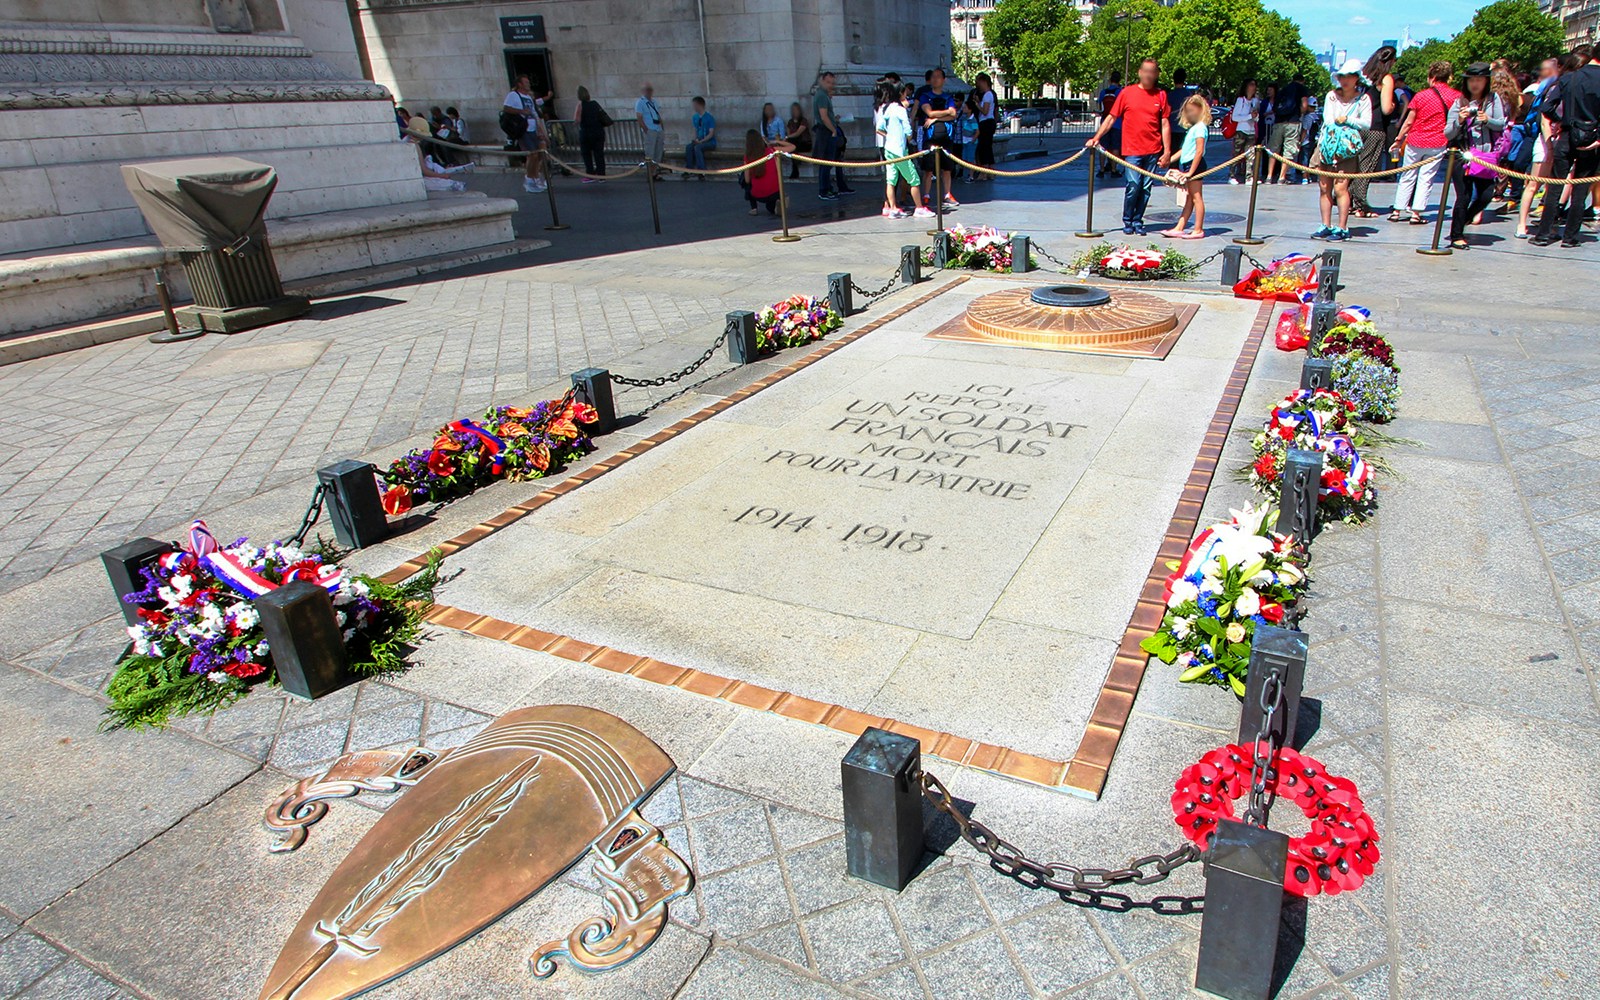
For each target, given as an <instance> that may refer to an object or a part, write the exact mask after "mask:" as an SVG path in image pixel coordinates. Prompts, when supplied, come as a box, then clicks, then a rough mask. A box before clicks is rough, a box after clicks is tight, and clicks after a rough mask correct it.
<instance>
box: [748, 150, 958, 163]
mask: <svg viewBox="0 0 1600 1000" xmlns="http://www.w3.org/2000/svg"><path fill="white" fill-rule="evenodd" d="M932 152H933V150H931V149H924V150H921V151H919V152H916V153H907V154H906V155H905V156H896V157H895V158H894V159H892V160H819V159H817V158H816V157H813V156H807V155H806V154H804V153H789V152H784V151H782V150H780V151H779V152H778V155H779V156H784V157H788V158H789V159H791V160H799V161H800V162H801V163H814V164H816V165H817V166H819V167H887V166H888V165H889V164H891V163H904V162H906V161H907V160H920V159H921V158H922V157H924V156H927V155H929V154H930V153H932ZM946 155H948V154H946ZM952 159H954V157H952Z"/></svg>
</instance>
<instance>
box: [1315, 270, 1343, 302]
mask: <svg viewBox="0 0 1600 1000" xmlns="http://www.w3.org/2000/svg"><path fill="white" fill-rule="evenodd" d="M1338 297H1339V265H1338V264H1329V265H1327V266H1325V267H1323V269H1322V270H1321V271H1318V272H1317V298H1316V301H1318V302H1333V301H1334V300H1336V299H1337V298H1338Z"/></svg>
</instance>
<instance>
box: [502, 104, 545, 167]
mask: <svg viewBox="0 0 1600 1000" xmlns="http://www.w3.org/2000/svg"><path fill="white" fill-rule="evenodd" d="M500 103H501V107H500V113H501V116H502V117H505V116H507V115H510V116H520V117H521V118H522V120H523V122H524V125H525V131H524V132H523V133H522V135H520V136H518V137H517V145H518V146H520V147H521V148H522V149H524V150H526V151H527V153H528V160H527V165H526V167H525V168H524V170H523V178H522V190H524V191H526V192H528V193H529V194H538V193H540V192H542V191H543V190H544V189H545V180H544V152H543V150H544V119H543V118H540V117H539V114H538V109H537V107H536V105H535V104H534V101H533V89H532V87H531V85H530V83H529V80H528V78H527V77H525V76H519V77H517V82H516V85H515V86H513V87H512V88H511V92H510V93H508V94H506V99H505V100H504V101H502V102H500Z"/></svg>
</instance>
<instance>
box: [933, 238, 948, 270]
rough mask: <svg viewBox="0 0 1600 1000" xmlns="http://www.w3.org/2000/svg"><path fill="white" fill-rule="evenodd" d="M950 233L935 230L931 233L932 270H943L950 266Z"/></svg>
mask: <svg viewBox="0 0 1600 1000" xmlns="http://www.w3.org/2000/svg"><path fill="white" fill-rule="evenodd" d="M950 254H951V248H950V234H949V233H947V232H943V231H940V232H937V233H934V234H933V267H934V270H937V271H943V270H944V269H945V268H947V267H949V266H950Z"/></svg>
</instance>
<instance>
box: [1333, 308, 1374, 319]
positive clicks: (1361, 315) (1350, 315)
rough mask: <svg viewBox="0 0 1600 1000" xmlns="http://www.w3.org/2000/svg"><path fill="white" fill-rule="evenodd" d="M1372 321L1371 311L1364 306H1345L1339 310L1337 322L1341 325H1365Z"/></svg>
mask: <svg viewBox="0 0 1600 1000" xmlns="http://www.w3.org/2000/svg"><path fill="white" fill-rule="evenodd" d="M1371 319H1372V310H1371V309H1368V308H1367V307H1366V306H1345V307H1344V308H1343V309H1340V310H1339V320H1340V322H1343V323H1366V322H1368V321H1370V320H1371Z"/></svg>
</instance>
